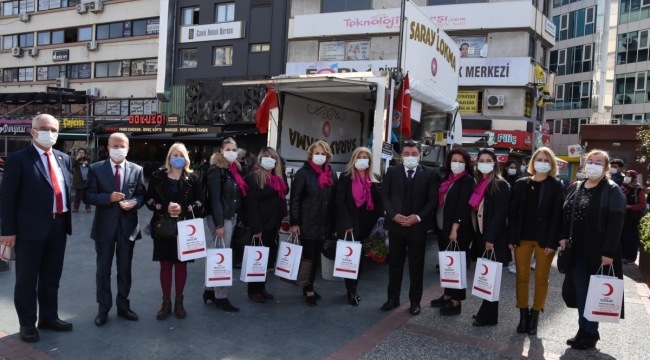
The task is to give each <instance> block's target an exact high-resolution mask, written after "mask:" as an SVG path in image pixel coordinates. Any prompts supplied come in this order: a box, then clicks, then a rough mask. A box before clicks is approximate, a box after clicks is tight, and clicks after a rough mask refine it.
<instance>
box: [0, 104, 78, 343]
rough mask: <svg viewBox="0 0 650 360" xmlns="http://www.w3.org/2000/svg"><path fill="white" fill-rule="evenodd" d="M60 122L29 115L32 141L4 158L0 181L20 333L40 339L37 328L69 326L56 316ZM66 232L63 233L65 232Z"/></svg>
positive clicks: (61, 245) (64, 226) (65, 222)
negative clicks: (13, 259) (12, 258)
mask: <svg viewBox="0 0 650 360" xmlns="http://www.w3.org/2000/svg"><path fill="white" fill-rule="evenodd" d="M58 131H59V123H58V121H57V120H56V119H55V118H54V117H53V116H52V115H48V114H41V115H38V116H36V117H35V118H34V119H33V120H32V130H31V131H30V133H31V135H32V137H33V140H34V145H33V146H29V147H28V148H26V149H23V150H20V151H17V152H15V153H13V154H11V155H9V157H8V158H7V165H6V166H5V172H4V179H3V181H2V185H1V186H0V217H1V218H2V229H1V232H2V237H1V241H2V244H4V245H6V246H7V247H15V252H16V286H15V289H14V304H15V306H16V312H17V313H18V320H19V322H20V338H21V339H22V340H23V341H26V342H34V341H38V340H39V334H38V330H36V327H35V326H34V325H35V324H36V320H37V317H36V307H37V306H36V304H37V302H38V313H39V314H38V328H39V329H51V330H56V331H68V330H72V324H71V323H69V322H65V321H62V320H60V319H59V314H58V291H59V280H60V279H61V272H62V271H63V257H64V255H65V245H66V240H67V235H71V234H72V221H71V218H70V208H71V205H72V204H71V203H70V186H71V181H72V177H71V172H72V163H71V161H70V157H69V156H68V155H66V154H64V153H62V152H60V151H58V150H54V149H52V146H53V145H54V144H55V143H56V140H57V137H58ZM66 234H67V235H66Z"/></svg>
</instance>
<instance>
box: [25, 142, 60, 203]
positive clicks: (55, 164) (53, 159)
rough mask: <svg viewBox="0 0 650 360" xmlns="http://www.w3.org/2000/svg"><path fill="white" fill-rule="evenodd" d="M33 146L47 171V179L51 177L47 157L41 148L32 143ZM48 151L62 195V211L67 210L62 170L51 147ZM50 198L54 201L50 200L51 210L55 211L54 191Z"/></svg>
mask: <svg viewBox="0 0 650 360" xmlns="http://www.w3.org/2000/svg"><path fill="white" fill-rule="evenodd" d="M33 146H34V148H36V151H38V155H40V158H41V162H42V163H43V167H44V168H45V172H46V173H47V177H48V179H51V178H52V176H51V175H50V165H49V164H48V163H47V158H46V157H45V151H44V150H43V149H41V148H39V147H38V146H36V145H33ZM48 153H50V162H51V163H52V167H53V168H54V172H55V174H54V175H56V180H57V182H58V183H59V188H61V196H62V197H63V212H66V211H68V204H66V199H67V196H66V194H67V191H68V189H67V187H66V185H65V178H64V177H63V171H62V170H61V167H60V166H59V162H58V161H57V160H56V157H55V156H54V152H53V150H52V149H50V150H49V151H48ZM52 194H53V195H52V198H53V199H54V202H52V212H53V213H55V212H56V194H54V191H52Z"/></svg>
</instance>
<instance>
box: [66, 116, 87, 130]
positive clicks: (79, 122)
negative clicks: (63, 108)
mask: <svg viewBox="0 0 650 360" xmlns="http://www.w3.org/2000/svg"><path fill="white" fill-rule="evenodd" d="M60 122H62V123H63V128H64V129H72V128H81V127H84V126H86V120H84V119H68V118H64V119H63V120H62V121H60Z"/></svg>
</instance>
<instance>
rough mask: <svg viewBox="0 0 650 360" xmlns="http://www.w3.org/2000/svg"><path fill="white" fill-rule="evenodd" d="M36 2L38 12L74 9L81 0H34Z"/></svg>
mask: <svg viewBox="0 0 650 360" xmlns="http://www.w3.org/2000/svg"><path fill="white" fill-rule="evenodd" d="M34 1H35V2H36V1H38V11H43V10H50V9H58V8H66V7H75V6H77V4H80V3H81V0H49V1H48V0H34Z"/></svg>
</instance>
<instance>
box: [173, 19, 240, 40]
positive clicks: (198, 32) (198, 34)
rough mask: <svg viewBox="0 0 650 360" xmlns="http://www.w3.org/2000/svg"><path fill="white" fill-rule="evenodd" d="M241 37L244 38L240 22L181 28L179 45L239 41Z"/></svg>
mask: <svg viewBox="0 0 650 360" xmlns="http://www.w3.org/2000/svg"><path fill="white" fill-rule="evenodd" d="M242 37H244V30H243V24H242V22H241V21H233V22H227V23H217V24H207V25H188V26H182V27H181V43H191V42H200V41H216V40H228V39H241V38H242Z"/></svg>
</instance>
